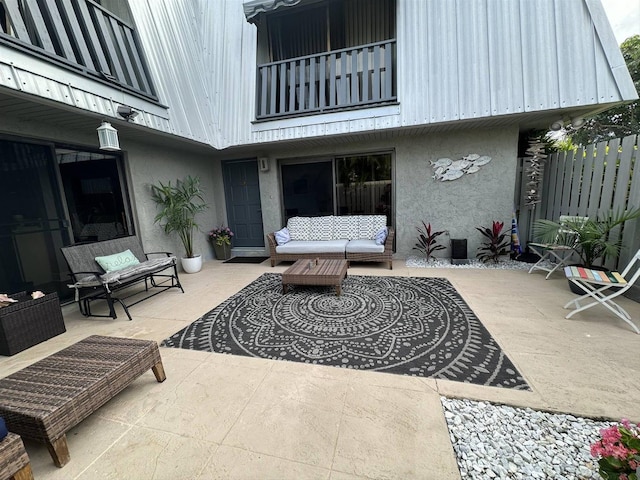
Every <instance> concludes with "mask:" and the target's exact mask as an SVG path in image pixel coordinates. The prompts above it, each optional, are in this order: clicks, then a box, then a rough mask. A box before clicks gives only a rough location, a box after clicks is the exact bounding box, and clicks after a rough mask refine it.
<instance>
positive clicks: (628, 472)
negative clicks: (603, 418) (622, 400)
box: [591, 418, 640, 480]
mask: <svg viewBox="0 0 640 480" xmlns="http://www.w3.org/2000/svg"><path fill="white" fill-rule="evenodd" d="M620 423H621V425H612V426H611V427H609V428H603V429H602V430H600V436H601V438H600V440H598V441H596V442H595V443H593V444H592V445H591V456H592V457H594V458H597V459H598V465H599V467H600V468H599V469H598V473H599V474H600V476H601V477H602V478H604V479H605V480H640V424H638V425H635V426H634V425H632V424H631V423H630V422H629V421H628V420H626V419H624V418H623V419H622V420H621V422H620Z"/></svg>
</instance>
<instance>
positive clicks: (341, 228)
mask: <svg viewBox="0 0 640 480" xmlns="http://www.w3.org/2000/svg"><path fill="white" fill-rule="evenodd" d="M333 238H336V239H337V238H346V239H347V240H354V239H356V238H358V216H356V215H344V216H340V217H333Z"/></svg>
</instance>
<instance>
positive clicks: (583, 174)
mask: <svg viewBox="0 0 640 480" xmlns="http://www.w3.org/2000/svg"><path fill="white" fill-rule="evenodd" d="M639 143H640V135H630V136H628V137H625V138H623V139H622V140H620V139H615V140H610V141H609V142H601V143H598V144H593V145H588V146H586V147H579V148H578V149H577V150H576V151H569V152H557V153H554V154H553V155H550V156H549V158H548V159H547V162H546V164H545V167H544V177H543V182H542V190H541V200H542V201H541V202H540V203H539V204H537V205H536V207H535V208H534V209H531V208H530V207H526V206H524V201H523V198H524V192H525V190H526V188H525V185H526V181H527V179H526V177H525V176H524V175H523V174H521V175H520V176H519V182H518V185H517V188H516V200H517V201H516V204H517V205H519V217H518V224H519V227H520V242H521V244H522V245H523V246H524V245H525V244H526V242H527V241H532V240H533V238H532V237H533V234H532V232H531V225H532V224H533V221H535V220H537V219H539V218H544V219H548V220H554V221H558V219H559V217H560V215H580V216H588V217H591V218H596V217H598V216H599V215H602V214H603V213H605V212H609V211H614V212H616V211H623V210H625V209H630V208H637V207H640V162H639V161H638V158H639V157H640V153H639V149H638V147H639ZM519 167H520V171H521V172H523V171H524V169H525V168H526V159H521V160H520V164H519ZM612 235H613V236H614V238H619V237H620V235H622V245H623V248H622V253H621V255H620V258H619V259H618V261H616V260H615V259H609V260H608V262H607V264H606V266H607V267H609V268H619V267H620V268H622V267H624V266H625V265H626V264H627V263H628V261H629V260H630V258H631V256H633V254H635V252H636V251H637V250H638V249H639V248H640V219H636V220H632V221H629V222H626V223H625V224H624V226H623V228H621V229H617V230H616V231H614V232H612Z"/></svg>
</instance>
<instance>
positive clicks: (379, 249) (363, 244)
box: [346, 239, 384, 253]
mask: <svg viewBox="0 0 640 480" xmlns="http://www.w3.org/2000/svg"><path fill="white" fill-rule="evenodd" d="M346 251H347V253H384V245H378V244H376V241H375V240H363V239H359V240H350V241H349V243H347V247H346Z"/></svg>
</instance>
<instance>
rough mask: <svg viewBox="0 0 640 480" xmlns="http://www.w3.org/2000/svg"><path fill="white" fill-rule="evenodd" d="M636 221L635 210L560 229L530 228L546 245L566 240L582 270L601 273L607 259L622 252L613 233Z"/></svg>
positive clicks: (542, 224) (552, 225)
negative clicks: (557, 240)
mask: <svg viewBox="0 0 640 480" xmlns="http://www.w3.org/2000/svg"><path fill="white" fill-rule="evenodd" d="M639 217H640V208H636V209H632V210H626V211H622V212H613V211H609V212H607V213H604V214H601V215H599V216H598V217H597V218H596V219H592V218H588V219H586V220H580V219H577V220H573V221H567V222H564V223H563V224H562V225H561V224H559V223H557V222H553V221H551V220H537V221H536V222H535V223H534V226H533V234H534V236H535V237H536V238H538V239H539V240H540V241H542V242H548V243H552V242H554V239H557V238H565V239H566V242H567V246H570V247H572V248H573V250H574V251H575V252H576V254H577V255H578V257H579V258H580V265H581V266H583V267H586V268H590V269H603V264H604V263H605V261H606V260H607V258H618V256H619V255H620V250H621V249H622V236H621V235H612V234H611V233H612V230H613V229H614V228H616V227H618V226H621V225H622V224H623V223H625V222H626V221H628V220H633V219H634V218H639ZM567 232H568V233H567ZM561 233H562V235H561ZM569 286H570V287H572V286H573V283H571V282H569ZM572 291H575V292H576V293H584V292H579V291H577V290H573V289H572Z"/></svg>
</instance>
